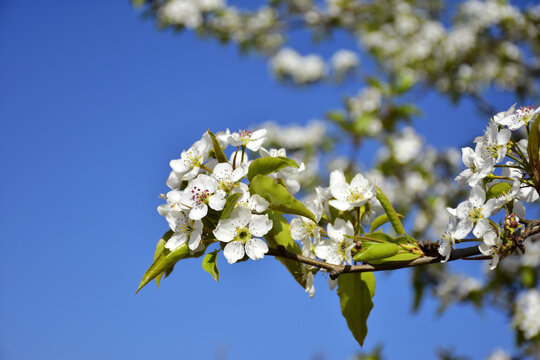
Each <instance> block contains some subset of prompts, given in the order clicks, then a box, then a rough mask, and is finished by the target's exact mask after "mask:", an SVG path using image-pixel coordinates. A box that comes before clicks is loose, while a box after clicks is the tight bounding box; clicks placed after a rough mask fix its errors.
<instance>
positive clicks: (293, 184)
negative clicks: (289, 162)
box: [259, 148, 306, 195]
mask: <svg viewBox="0 0 540 360" xmlns="http://www.w3.org/2000/svg"><path fill="white" fill-rule="evenodd" d="M259 153H260V154H261V156H262V157H287V152H286V150H285V149H284V148H281V149H270V150H266V149H265V148H261V149H260V151H259ZM305 170H306V166H305V165H304V163H303V162H302V163H300V166H299V167H297V168H296V167H293V166H287V167H285V168H282V169H279V170H278V171H277V172H276V173H274V174H270V175H268V176H270V177H271V178H273V179H281V180H282V181H283V184H284V185H285V187H286V188H287V191H289V193H290V194H291V195H294V194H296V193H297V192H298V191H300V182H299V181H298V179H297V177H298V175H300V174H301V173H303V172H304V171H305Z"/></svg>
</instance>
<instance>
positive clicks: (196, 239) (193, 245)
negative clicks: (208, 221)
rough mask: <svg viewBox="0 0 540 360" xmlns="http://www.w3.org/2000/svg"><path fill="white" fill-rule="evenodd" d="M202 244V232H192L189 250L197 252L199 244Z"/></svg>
mask: <svg viewBox="0 0 540 360" xmlns="http://www.w3.org/2000/svg"><path fill="white" fill-rule="evenodd" d="M200 243H201V231H196V230H194V231H192V232H191V234H190V236H189V242H188V247H189V250H195V249H197V248H198V247H199V244H200Z"/></svg>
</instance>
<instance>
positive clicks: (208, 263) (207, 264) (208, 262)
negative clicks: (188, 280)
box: [202, 249, 219, 281]
mask: <svg viewBox="0 0 540 360" xmlns="http://www.w3.org/2000/svg"><path fill="white" fill-rule="evenodd" d="M218 253H219V249H216V250H214V251H212V252H210V253H208V254H206V255H205V256H204V259H203V261H202V268H203V269H204V271H206V272H207V273H209V274H210V275H212V277H213V278H214V280H216V281H219V269H218V267H217V263H216V260H217V254H218Z"/></svg>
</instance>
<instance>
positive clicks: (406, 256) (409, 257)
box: [371, 252, 420, 265]
mask: <svg viewBox="0 0 540 360" xmlns="http://www.w3.org/2000/svg"><path fill="white" fill-rule="evenodd" d="M419 257H420V255H419V254H413V253H410V252H408V253H403V254H397V255H394V256H391V257H388V258H386V259H383V260H373V261H371V264H373V265H380V264H386V263H392V262H410V261H413V260H416V259H418V258H419Z"/></svg>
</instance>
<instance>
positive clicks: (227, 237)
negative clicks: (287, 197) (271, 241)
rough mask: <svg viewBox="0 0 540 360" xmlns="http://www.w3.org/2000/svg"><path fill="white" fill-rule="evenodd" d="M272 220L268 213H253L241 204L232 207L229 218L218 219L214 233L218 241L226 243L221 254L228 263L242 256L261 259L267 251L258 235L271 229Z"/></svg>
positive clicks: (266, 246)
mask: <svg viewBox="0 0 540 360" xmlns="http://www.w3.org/2000/svg"><path fill="white" fill-rule="evenodd" d="M272 225H273V224H272V221H271V220H270V219H268V215H253V214H251V211H250V210H249V209H248V208H246V207H243V206H239V207H236V208H234V210H233V211H232V213H231V217H230V218H229V219H224V220H220V221H219V223H218V225H217V227H216V229H215V230H214V235H215V236H216V239H218V240H219V241H223V242H226V243H228V244H227V245H225V249H223V255H225V258H227V261H228V262H229V264H232V263H235V262H237V261H238V260H240V259H242V258H243V257H244V254H247V256H248V257H249V258H250V259H253V260H257V259H262V258H263V257H264V254H266V253H267V252H268V245H266V243H265V242H264V241H263V240H262V239H260V238H259V237H261V236H264V235H265V234H266V233H268V232H269V231H270V230H271V229H272Z"/></svg>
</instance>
